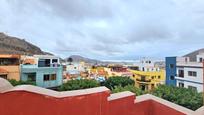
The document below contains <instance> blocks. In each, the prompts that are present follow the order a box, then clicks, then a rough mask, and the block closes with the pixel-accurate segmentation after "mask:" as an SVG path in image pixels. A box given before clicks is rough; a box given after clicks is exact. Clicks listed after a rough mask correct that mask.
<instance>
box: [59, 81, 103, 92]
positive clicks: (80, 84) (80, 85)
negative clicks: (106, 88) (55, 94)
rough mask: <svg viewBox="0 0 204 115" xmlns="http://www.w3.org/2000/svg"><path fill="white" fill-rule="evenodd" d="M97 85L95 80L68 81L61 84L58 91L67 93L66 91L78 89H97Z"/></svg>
mask: <svg viewBox="0 0 204 115" xmlns="http://www.w3.org/2000/svg"><path fill="white" fill-rule="evenodd" d="M98 86H99V83H98V82H97V81H96V80H88V79H81V80H69V81H68V82H67V83H64V84H62V85H61V86H60V87H59V88H58V90H59V91H68V90H78V89H86V88H93V87H98Z"/></svg>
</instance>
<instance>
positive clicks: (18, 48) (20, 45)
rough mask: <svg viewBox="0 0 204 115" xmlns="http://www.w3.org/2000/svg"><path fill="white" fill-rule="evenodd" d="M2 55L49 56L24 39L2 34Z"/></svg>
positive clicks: (0, 45) (0, 34) (0, 44)
mask: <svg viewBox="0 0 204 115" xmlns="http://www.w3.org/2000/svg"><path fill="white" fill-rule="evenodd" d="M0 54H27V55H33V54H49V53H46V52H43V51H42V50H41V49H40V48H39V47H37V46H35V45H33V44H31V43H29V42H27V41H25V40H24V39H20V38H16V37H11V36H8V35H6V34H4V33H0Z"/></svg>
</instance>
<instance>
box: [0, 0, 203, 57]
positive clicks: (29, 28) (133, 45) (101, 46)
mask: <svg viewBox="0 0 204 115" xmlns="http://www.w3.org/2000/svg"><path fill="white" fill-rule="evenodd" d="M203 5H204V2H203V0H194V1H192V0H182V1H181V0H86V1H84V0H1V1H0V7H1V10H0V17H4V18H1V19H0V23H1V26H0V31H3V32H7V31H8V33H11V34H12V35H17V37H18V36H20V37H21V36H22V37H23V38H26V40H28V41H30V42H32V43H34V44H36V45H38V46H40V47H41V48H42V49H46V50H49V51H53V52H56V53H57V54H60V55H62V56H66V55H67V54H68V53H67V52H69V54H71V53H78V54H86V55H88V56H89V57H92V56H91V55H94V56H96V55H97V56H98V57H100V56H101V57H103V58H106V57H108V55H111V56H112V57H113V58H114V57H117V58H119V57H123V58H125V57H130V55H131V56H138V55H150V56H151V55H158V56H164V55H167V54H168V53H169V54H176V53H174V52H175V50H176V49H179V50H182V49H186V48H187V49H188V48H189V46H191V47H192V49H196V48H199V47H200V48H201V47H203V45H204V44H203V42H204V39H203V37H204V34H203V33H204V23H203V19H204V13H203V11H204V8H203ZM45 43H47V44H45ZM153 43H154V44H153ZM152 44H153V45H154V46H152ZM158 44H159V45H158ZM180 44H182V46H181V45H180ZM163 47H165V48H163ZM152 48H154V50H152V52H151V53H145V52H148V51H149V49H152ZM161 49H162V50H161ZM186 51H187V50H183V51H180V52H186ZM188 51H189V50H188ZM160 52H166V54H163V53H161V54H159V53H160ZM97 56H96V57H97Z"/></svg>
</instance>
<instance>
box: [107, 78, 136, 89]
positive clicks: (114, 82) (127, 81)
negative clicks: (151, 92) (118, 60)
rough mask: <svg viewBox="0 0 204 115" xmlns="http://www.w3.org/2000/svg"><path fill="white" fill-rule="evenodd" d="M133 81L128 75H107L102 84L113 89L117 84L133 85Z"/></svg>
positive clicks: (122, 85)
mask: <svg viewBox="0 0 204 115" xmlns="http://www.w3.org/2000/svg"><path fill="white" fill-rule="evenodd" d="M134 84H135V81H134V80H132V79H130V78H129V77H122V76H113V77H109V78H108V79H107V80H106V81H105V82H104V83H103V85H104V86H106V87H107V88H109V89H110V90H113V89H114V88H115V87H117V86H121V87H125V86H127V85H134Z"/></svg>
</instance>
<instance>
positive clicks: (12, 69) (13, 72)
mask: <svg viewBox="0 0 204 115" xmlns="http://www.w3.org/2000/svg"><path fill="white" fill-rule="evenodd" d="M20 57H21V56H20V55H0V77H1V78H5V79H15V80H17V81H19V80H20Z"/></svg>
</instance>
